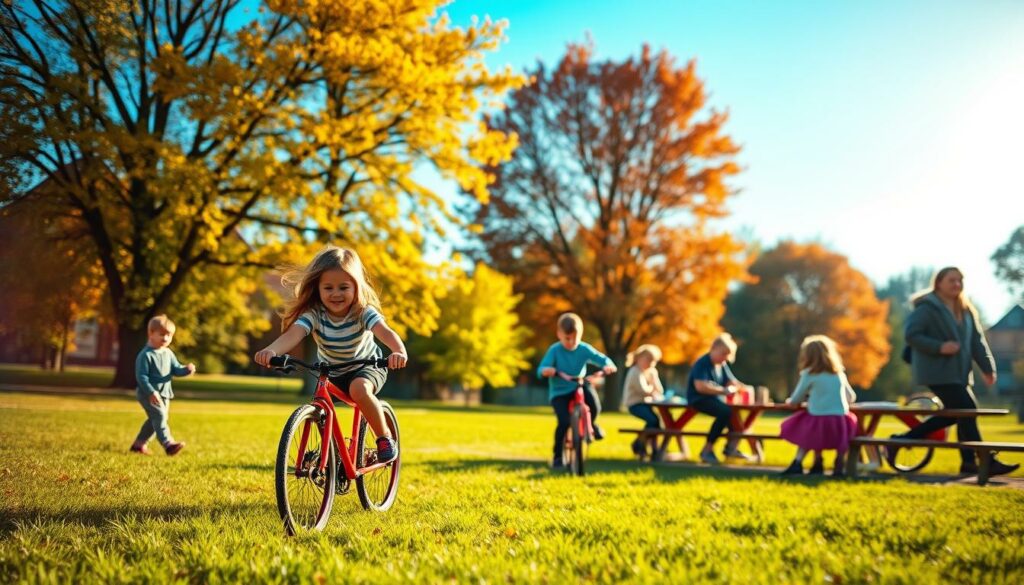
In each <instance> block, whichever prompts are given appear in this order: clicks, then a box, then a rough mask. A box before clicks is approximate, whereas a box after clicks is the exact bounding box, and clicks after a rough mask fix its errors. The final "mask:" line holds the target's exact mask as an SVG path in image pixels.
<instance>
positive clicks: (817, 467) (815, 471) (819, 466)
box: [807, 460, 825, 475]
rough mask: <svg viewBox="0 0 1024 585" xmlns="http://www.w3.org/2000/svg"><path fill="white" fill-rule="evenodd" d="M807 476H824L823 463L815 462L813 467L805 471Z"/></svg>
mask: <svg viewBox="0 0 1024 585" xmlns="http://www.w3.org/2000/svg"><path fill="white" fill-rule="evenodd" d="M807 475H825V462H824V461H821V460H818V461H815V462H814V465H812V466H811V468H810V470H808V471H807Z"/></svg>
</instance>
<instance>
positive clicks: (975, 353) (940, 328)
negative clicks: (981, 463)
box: [888, 267, 1020, 475]
mask: <svg viewBox="0 0 1024 585" xmlns="http://www.w3.org/2000/svg"><path fill="white" fill-rule="evenodd" d="M911 302H912V303H913V305H914V311H913V312H912V313H911V314H910V317H909V318H908V319H907V324H906V329H905V331H904V336H905V337H906V340H907V344H908V345H909V346H910V349H911V362H910V363H911V372H912V374H913V379H914V383H915V384H920V385H924V386H928V388H930V389H931V391H932V392H934V393H935V395H936V396H938V397H939V400H941V401H942V405H943V407H944V408H972V409H973V408H978V403H977V401H976V400H975V399H974V392H973V391H972V389H971V387H972V386H973V385H974V375H973V373H972V371H971V361H972V360H973V361H974V362H975V363H977V364H978V366H979V367H980V368H981V371H982V373H983V376H984V378H985V383H986V384H988V385H989V386H991V385H993V384H995V382H996V374H995V360H994V359H993V358H992V352H991V350H989V348H988V342H987V341H986V340H985V332H984V331H983V330H982V328H981V323H980V322H979V320H978V313H977V311H976V310H975V309H974V307H973V306H972V305H971V303H970V301H968V300H967V297H966V296H964V276H963V273H961V272H960V270H959V269H957V268H954V267H947V268H943V269H942V270H940V271H939V272H938V273H937V274H936V275H935V278H934V279H933V280H932V288H931V290H926V291H924V292H921V293H918V294H917V295H915V296H914V297H913V298H912V299H911ZM953 423H956V432H957V438H958V439H959V440H960V441H980V440H981V433H980V432H979V431H978V421H977V419H975V418H971V417H966V418H947V417H939V416H933V417H931V418H930V419H928V420H926V421H925V422H924V423H922V424H920V425H918V426H916V427H914V428H913V429H911V430H910V431H909V432H907V433H906V434H903V435H893V438H904V439H920V438H923V437H926V436H928V435H929V434H931V433H933V432H935V431H937V430H939V429H942V428H946V427H948V426H950V425H952V424H953ZM895 456H896V449H894V448H890V449H889V452H888V457H889V462H890V464H891V463H892V461H893V460H894V459H895ZM960 458H961V461H962V463H961V464H960V473H977V472H978V463H977V462H976V461H975V458H974V451H973V450H971V449H961V450H960ZM1018 467H1020V464H1015V465H1007V464H1005V463H1003V462H1001V461H997V460H996V459H995V458H993V459H992V467H991V471H990V472H989V473H991V474H992V475H999V474H1004V473H1010V472H1012V471H1014V470H1016V469H1017V468H1018Z"/></svg>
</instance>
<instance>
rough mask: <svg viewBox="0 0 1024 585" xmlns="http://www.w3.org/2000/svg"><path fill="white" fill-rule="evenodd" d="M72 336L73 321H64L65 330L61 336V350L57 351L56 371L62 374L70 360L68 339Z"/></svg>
mask: <svg viewBox="0 0 1024 585" xmlns="http://www.w3.org/2000/svg"><path fill="white" fill-rule="evenodd" d="M70 335H71V320H70V319H68V320H66V321H64V330H63V331H62V332H61V336H60V349H59V350H57V360H56V364H55V365H56V366H57V367H56V368H55V369H56V370H57V371H58V372H60V373H62V374H63V373H64V362H65V361H67V358H68V338H69V337H70Z"/></svg>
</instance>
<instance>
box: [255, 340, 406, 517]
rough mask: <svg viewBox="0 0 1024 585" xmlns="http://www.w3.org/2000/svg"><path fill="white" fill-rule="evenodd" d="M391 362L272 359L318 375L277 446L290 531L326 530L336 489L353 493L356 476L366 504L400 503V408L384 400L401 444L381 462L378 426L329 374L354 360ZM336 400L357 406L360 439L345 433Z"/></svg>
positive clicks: (279, 485)
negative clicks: (397, 411)
mask: <svg viewBox="0 0 1024 585" xmlns="http://www.w3.org/2000/svg"><path fill="white" fill-rule="evenodd" d="M387 363H388V361H387V359H386V358H381V359H369V360H356V361H351V362H345V363H342V364H331V365H328V364H326V363H316V364H307V363H306V362H303V361H302V360H299V359H296V358H294V357H291V356H289V355H282V356H275V357H273V358H271V359H270V366H271V367H273V368H275V369H277V370H280V371H284V372H291V371H294V370H295V366H301V367H303V368H305V369H306V370H307V371H308V372H309V373H311V374H313V375H316V376H317V383H316V392H314V393H313V399H312V401H310V403H309V404H305V405H303V406H300V407H299V408H297V409H296V410H295V412H293V413H292V415H291V416H290V417H289V418H288V422H287V423H285V425H284V431H283V432H282V433H281V442H280V444H279V446H278V448H277V463H276V465H275V467H274V475H275V485H276V489H277V509H278V512H280V514H281V520H282V521H283V522H284V528H285V531H286V532H287V533H288V534H289V535H295V534H296V533H297V532H298V531H299V530H322V529H323V528H324V526H326V525H327V519H328V518H329V517H330V515H331V507H332V506H333V505H334V496H335V494H338V495H344V494H347V493H348V492H349V489H350V488H351V484H352V481H355V484H356V492H357V493H358V494H359V501H360V503H361V504H362V505H363V508H365V509H367V510H376V511H379V512H382V511H384V510H387V509H388V508H390V507H391V505H392V504H394V503H395V497H396V495H397V493H398V472H399V469H400V467H401V457H402V449H401V442H400V440H399V434H398V419H397V418H396V417H395V411H394V409H393V408H391V405H390V404H388V403H387V402H384V401H381V406H382V407H383V409H384V420H385V423H386V424H387V425H388V428H389V429H390V430H391V436H392V437H393V438H394V440H395V444H396V445H397V446H398V447H399V448H398V457H396V458H395V459H393V460H391V461H388V462H386V463H380V462H378V461H377V448H376V439H377V437H376V436H375V435H374V433H373V429H371V428H370V427H369V425H368V424H367V422H366V418H365V417H363V413H362V412H360V410H359V407H358V406H356V404H355V402H353V400H352V398H351V397H350V396H349V395H348V394H347V393H345V392H342V391H341V390H340V389H339V388H338V387H337V386H335V385H334V384H333V383H332V382H331V381H330V379H329V378H328V376H329V375H330V373H331V372H333V371H336V370H339V369H342V368H346V367H350V366H353V365H357V364H367V365H373V366H375V367H378V368H385V367H387ZM333 399H337V400H340V401H342V402H344V403H346V404H348V405H349V406H351V407H352V409H353V416H352V435H351V436H352V437H354V438H355V440H352V439H346V438H345V435H343V434H342V432H341V427H340V425H339V424H338V416H337V413H336V412H335V410H334V400H333ZM339 457H340V460H341V461H340V466H339V464H338V459H339ZM339 476H340V477H339Z"/></svg>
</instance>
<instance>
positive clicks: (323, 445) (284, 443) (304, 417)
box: [274, 404, 338, 536]
mask: <svg viewBox="0 0 1024 585" xmlns="http://www.w3.org/2000/svg"><path fill="white" fill-rule="evenodd" d="M304 432H305V433H306V445H305V448H304V449H302V452H301V453H300V452H299V451H300V442H301V441H302V435H303V433H304ZM324 433H325V430H324V416H323V412H321V410H320V409H319V408H317V407H315V406H313V405H311V404H307V405H305V406H300V407H299V408H297V409H296V410H295V412H293V413H292V415H291V416H290V417H289V418H288V422H287V423H285V425H284V431H283V432H282V433H281V442H280V444H279V445H278V447H277V463H276V465H275V466H274V476H275V482H274V483H275V487H276V491H277V511H278V512H279V513H280V514H281V521H282V522H284V529H285V532H287V533H288V534H289V535H290V536H294V535H295V534H296V533H297V532H299V531H302V530H323V528H324V526H326V525H327V519H328V518H329V517H330V515H331V507H332V506H333V505H334V489H335V485H336V482H337V475H338V466H337V460H336V453H335V451H334V445H333V443H332V442H331V441H328V440H325V437H324ZM323 449H327V468H326V469H325V470H324V471H323V472H321V471H320V469H319V467H320V453H321V451H322V450H323Z"/></svg>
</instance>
